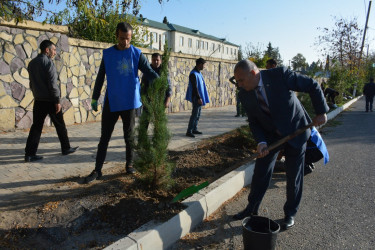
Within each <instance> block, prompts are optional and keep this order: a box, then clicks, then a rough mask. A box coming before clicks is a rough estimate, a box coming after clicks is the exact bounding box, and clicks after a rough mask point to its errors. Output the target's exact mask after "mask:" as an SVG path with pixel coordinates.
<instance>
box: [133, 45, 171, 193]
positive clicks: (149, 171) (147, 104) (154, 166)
mask: <svg viewBox="0 0 375 250" xmlns="http://www.w3.org/2000/svg"><path fill="white" fill-rule="evenodd" d="M169 54H170V51H169V49H168V46H167V44H165V45H164V54H163V56H162V65H161V67H162V69H161V73H160V78H157V79H155V80H154V81H153V83H152V84H150V86H149V87H148V89H147V92H146V94H144V95H142V103H143V106H144V108H145V110H146V111H144V112H142V115H141V117H140V119H139V127H138V147H137V148H138V159H137V160H136V161H135V167H136V168H137V170H138V171H139V172H140V173H141V180H142V181H143V182H144V183H145V184H146V185H147V186H148V187H150V188H153V189H168V188H170V187H171V186H172V184H173V181H172V178H171V174H172V172H173V169H174V165H173V164H172V163H170V162H168V159H167V157H168V151H167V147H168V143H169V139H170V133H169V130H168V128H167V122H168V120H167V115H166V113H165V106H164V100H165V93H166V90H167V88H168V80H167V79H168V60H169ZM148 124H150V125H151V127H153V129H152V133H150V134H148Z"/></svg>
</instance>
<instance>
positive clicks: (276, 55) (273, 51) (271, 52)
mask: <svg viewBox="0 0 375 250" xmlns="http://www.w3.org/2000/svg"><path fill="white" fill-rule="evenodd" d="M264 56H265V57H268V58H273V59H274V60H275V61H276V62H277V64H278V65H282V63H283V62H282V59H281V56H280V52H279V48H278V47H276V48H274V47H272V44H271V42H269V43H268V45H267V49H266V50H265V51H264ZM267 60H268V59H267Z"/></svg>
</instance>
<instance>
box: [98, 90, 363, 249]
mask: <svg viewBox="0 0 375 250" xmlns="http://www.w3.org/2000/svg"><path fill="white" fill-rule="evenodd" d="M360 97H361V96H360ZM360 97H357V98H354V99H353V100H351V101H349V102H347V103H346V104H344V105H343V106H342V107H339V108H336V109H335V110H333V111H331V112H330V113H328V114H327V117H328V120H331V119H333V118H334V117H336V116H337V115H338V114H339V113H341V112H342V111H344V110H345V109H347V108H348V107H349V106H350V105H352V104H353V103H354V102H356V101H357V100H358V99H359V98H360ZM254 167H255V162H254V161H251V162H249V163H247V164H245V165H243V166H241V167H239V168H237V169H236V170H234V171H232V172H230V173H228V174H227V175H225V176H223V177H221V178H220V179H218V180H216V181H215V182H213V183H211V184H210V185H209V186H208V187H206V188H204V189H203V190H201V191H199V192H198V193H197V194H194V195H193V196H191V197H190V198H188V199H186V200H184V201H183V202H182V203H183V204H185V205H186V206H187V208H186V209H185V210H183V211H182V212H180V213H179V214H177V215H175V216H174V217H173V218H171V219H170V220H168V221H167V222H165V223H155V222H153V221H151V222H149V223H147V224H145V225H143V226H142V227H140V228H138V229H137V230H136V231H134V232H132V233H130V234H129V235H127V236H126V237H124V238H122V239H120V240H118V241H116V242H115V243H113V244H112V245H110V246H108V247H106V248H105V249H107V250H109V249H130V250H136V249H166V248H168V247H170V246H172V245H173V244H174V243H175V242H176V241H178V240H179V239H180V238H182V237H183V236H185V235H186V234H188V233H189V232H190V231H191V230H192V229H193V228H194V227H196V226H197V225H198V224H200V223H201V222H202V221H203V220H204V219H206V218H207V217H208V216H210V215H211V214H212V213H213V212H215V211H216V210H217V209H218V208H219V207H220V206H221V205H222V204H223V203H224V202H226V201H227V200H229V199H230V198H232V197H233V196H234V195H236V194H237V193H238V192H239V191H240V190H241V189H242V188H244V187H246V186H248V185H250V183H251V179H252V176H253V172H254Z"/></svg>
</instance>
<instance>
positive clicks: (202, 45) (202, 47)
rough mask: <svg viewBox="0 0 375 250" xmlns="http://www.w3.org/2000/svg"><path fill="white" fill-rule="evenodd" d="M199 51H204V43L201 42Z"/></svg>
mask: <svg viewBox="0 0 375 250" xmlns="http://www.w3.org/2000/svg"><path fill="white" fill-rule="evenodd" d="M201 49H204V42H203V41H201Z"/></svg>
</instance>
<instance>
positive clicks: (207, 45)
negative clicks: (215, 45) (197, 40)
mask: <svg viewBox="0 0 375 250" xmlns="http://www.w3.org/2000/svg"><path fill="white" fill-rule="evenodd" d="M206 50H208V42H206Z"/></svg>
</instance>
